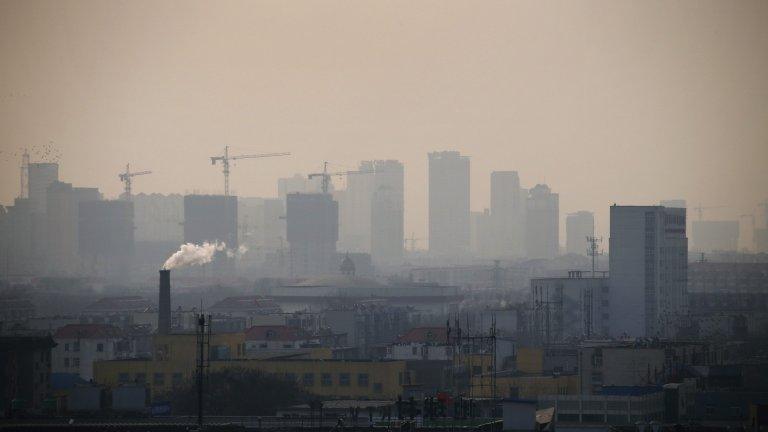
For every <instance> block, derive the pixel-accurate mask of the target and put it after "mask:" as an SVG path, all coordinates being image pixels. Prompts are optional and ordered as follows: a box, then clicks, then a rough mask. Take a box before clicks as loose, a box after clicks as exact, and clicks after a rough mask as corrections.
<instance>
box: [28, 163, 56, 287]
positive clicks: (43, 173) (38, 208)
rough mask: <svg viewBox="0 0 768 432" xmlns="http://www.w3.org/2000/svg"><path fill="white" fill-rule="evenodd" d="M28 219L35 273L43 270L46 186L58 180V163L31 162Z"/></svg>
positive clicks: (46, 246) (45, 248) (46, 226)
mask: <svg viewBox="0 0 768 432" xmlns="http://www.w3.org/2000/svg"><path fill="white" fill-rule="evenodd" d="M27 178H28V181H29V185H28V190H29V204H30V212H31V214H30V219H31V224H32V256H31V257H32V261H31V263H32V265H33V268H34V271H35V272H36V273H41V272H44V271H45V259H46V256H47V254H48V221H47V218H46V204H47V200H48V187H49V186H50V185H51V184H53V183H54V182H56V181H58V180H59V164H55V163H31V164H29V168H28V177H27Z"/></svg>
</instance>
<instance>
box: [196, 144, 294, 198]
mask: <svg viewBox="0 0 768 432" xmlns="http://www.w3.org/2000/svg"><path fill="white" fill-rule="evenodd" d="M290 154H291V153H288V152H283V153H261V154H251V155H237V156H230V155H229V146H225V147H224V154H223V155H221V156H211V165H216V162H219V161H220V162H221V164H222V165H223V168H224V169H223V171H222V172H224V196H229V161H231V160H237V159H255V158H267V157H276V156H290Z"/></svg>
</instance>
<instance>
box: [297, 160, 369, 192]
mask: <svg viewBox="0 0 768 432" xmlns="http://www.w3.org/2000/svg"><path fill="white" fill-rule="evenodd" d="M372 173H373V171H361V170H357V171H339V172H330V173H329V172H328V162H323V172H320V173H312V174H309V175H308V176H307V178H308V179H309V180H312V179H313V178H315V177H321V178H322V186H321V188H322V191H323V193H324V194H327V193H328V189H329V188H330V183H331V177H332V176H339V177H342V176H346V175H354V174H372Z"/></svg>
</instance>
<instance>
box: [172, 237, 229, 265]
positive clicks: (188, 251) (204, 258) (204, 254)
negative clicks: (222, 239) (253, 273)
mask: <svg viewBox="0 0 768 432" xmlns="http://www.w3.org/2000/svg"><path fill="white" fill-rule="evenodd" d="M226 248H227V245H226V244H224V243H218V242H216V243H208V242H205V243H203V244H202V245H196V244H194V243H185V244H183V245H181V247H180V248H179V250H178V251H176V252H175V253H174V254H173V255H171V256H170V257H169V258H168V259H167V260H166V261H165V264H163V270H171V269H174V268H178V267H183V266H188V265H203V264H208V263H209V262H211V261H213V256H214V255H215V254H216V252H217V251H223V250H225V249H226Z"/></svg>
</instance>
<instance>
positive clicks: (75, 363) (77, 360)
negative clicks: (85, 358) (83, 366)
mask: <svg viewBox="0 0 768 432" xmlns="http://www.w3.org/2000/svg"><path fill="white" fill-rule="evenodd" d="M72 366H74V367H76V368H79V367H80V357H74V358H73V359H72Z"/></svg>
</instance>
